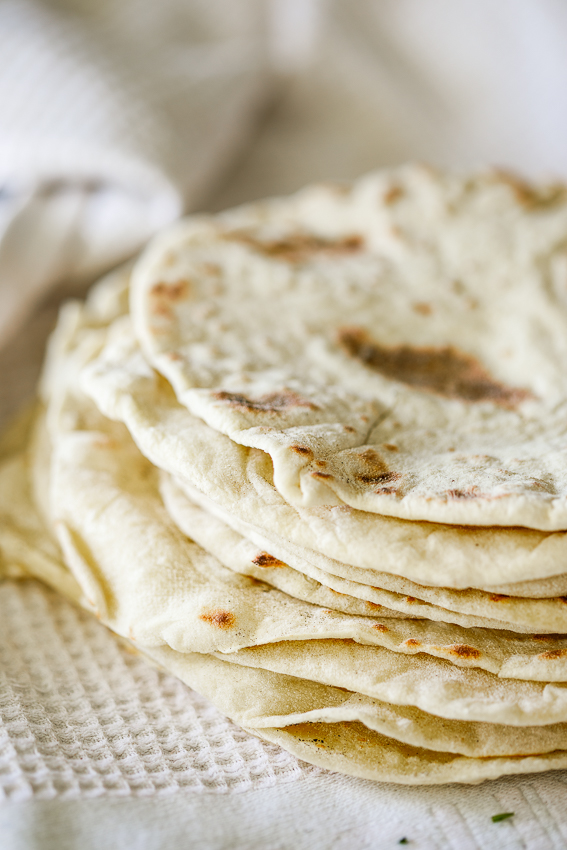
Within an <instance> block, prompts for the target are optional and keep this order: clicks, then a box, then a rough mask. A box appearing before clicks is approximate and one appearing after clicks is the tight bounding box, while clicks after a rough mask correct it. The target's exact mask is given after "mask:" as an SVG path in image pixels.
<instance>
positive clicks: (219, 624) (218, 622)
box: [199, 608, 236, 629]
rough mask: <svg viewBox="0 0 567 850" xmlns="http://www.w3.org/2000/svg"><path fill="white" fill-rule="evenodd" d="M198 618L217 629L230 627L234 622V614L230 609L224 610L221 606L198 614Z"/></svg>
mask: <svg viewBox="0 0 567 850" xmlns="http://www.w3.org/2000/svg"><path fill="white" fill-rule="evenodd" d="M199 619H200V620H203V622H205V623H209V624H210V625H211V626H216V628H217V629H231V628H232V627H233V626H234V623H235V622H236V617H235V616H234V614H232V613H231V612H230V611H224V610H223V609H222V608H215V609H213V610H212V611H207V612H205V613H204V614H200V615H199Z"/></svg>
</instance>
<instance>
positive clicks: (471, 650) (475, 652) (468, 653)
mask: <svg viewBox="0 0 567 850" xmlns="http://www.w3.org/2000/svg"><path fill="white" fill-rule="evenodd" d="M443 650H444V651H445V652H447V653H448V654H449V655H454V656H455V657H456V658H470V659H474V658H480V656H481V655H482V653H481V651H480V650H479V649H476V648H475V647H474V646H468V644H466V643H454V644H452V645H451V646H444V647H443Z"/></svg>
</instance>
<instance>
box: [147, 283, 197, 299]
mask: <svg viewBox="0 0 567 850" xmlns="http://www.w3.org/2000/svg"><path fill="white" fill-rule="evenodd" d="M189 289H190V287H189V282H188V281H187V280H176V281H173V282H172V283H165V282H163V281H162V282H160V283H155V284H154V285H153V286H152V288H151V289H150V295H151V296H152V297H153V298H157V299H160V300H161V301H170V302H175V301H182V300H183V299H184V298H187V296H188V295H189Z"/></svg>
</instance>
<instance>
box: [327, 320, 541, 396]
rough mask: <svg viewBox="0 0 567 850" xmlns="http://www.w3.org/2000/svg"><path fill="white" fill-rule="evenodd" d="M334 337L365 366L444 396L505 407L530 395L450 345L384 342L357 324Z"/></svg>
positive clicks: (387, 376)
mask: <svg viewBox="0 0 567 850" xmlns="http://www.w3.org/2000/svg"><path fill="white" fill-rule="evenodd" d="M337 340H338V343H339V345H340V347H341V348H342V349H343V351H345V352H346V353H347V354H348V355H349V356H350V357H354V358H355V359H357V360H359V361H360V362H361V363H363V364H364V365H365V366H367V367H368V368H369V369H373V370H374V371H375V372H379V373H380V374H381V375H384V376H385V377H386V378H390V379H392V380H395V381H399V382H400V383H402V384H406V385H407V386H410V387H414V388H415V389H419V390H425V391H427V392H432V393H435V394H436V395H440V396H443V397H444V398H451V399H459V400H461V401H468V402H481V401H491V402H493V403H494V404H498V405H500V406H501V407H506V408H513V407H516V406H517V405H518V404H520V403H521V402H522V401H525V400H526V399H533V398H534V396H533V395H532V393H530V392H529V391H528V390H524V389H520V388H518V387H507V386H505V385H504V384H501V383H499V382H498V381H495V380H494V379H493V378H491V376H490V375H489V374H488V372H487V371H486V369H485V368H484V367H483V366H482V365H481V364H480V363H479V362H478V360H476V359H475V358H474V357H472V356H471V355H470V354H465V353H464V352H462V351H459V350H458V349H456V348H454V347H453V346H450V345H447V346H441V347H438V348H437V347H433V346H431V347H423V348H419V347H416V346H411V345H394V346H386V345H381V344H380V343H378V342H376V341H375V340H373V339H372V338H371V337H370V335H369V334H368V333H367V331H366V330H364V328H359V327H350V328H340V329H339V330H338V332H337Z"/></svg>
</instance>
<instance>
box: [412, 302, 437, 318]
mask: <svg viewBox="0 0 567 850" xmlns="http://www.w3.org/2000/svg"><path fill="white" fill-rule="evenodd" d="M411 306H412V309H413V310H414V312H416V313H419V315H420V316H430V315H431V313H432V312H433V308H432V306H431V304H427V302H426V301H416V302H415V303H414V304H412V305H411Z"/></svg>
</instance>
